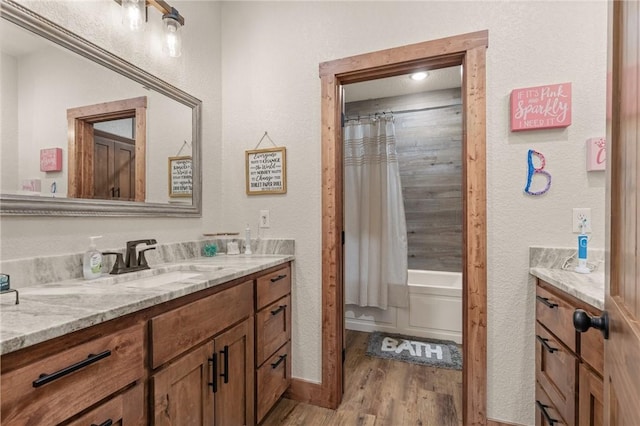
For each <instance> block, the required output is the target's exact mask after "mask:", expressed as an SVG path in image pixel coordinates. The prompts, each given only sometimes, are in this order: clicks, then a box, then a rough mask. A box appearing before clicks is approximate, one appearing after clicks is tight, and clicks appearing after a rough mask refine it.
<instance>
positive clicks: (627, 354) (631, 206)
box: [604, 1, 640, 426]
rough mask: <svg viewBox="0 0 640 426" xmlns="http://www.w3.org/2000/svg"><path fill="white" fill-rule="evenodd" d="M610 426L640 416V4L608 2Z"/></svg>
mask: <svg viewBox="0 0 640 426" xmlns="http://www.w3.org/2000/svg"><path fill="white" fill-rule="evenodd" d="M609 7H610V9H609V12H610V13H609V52H610V58H609V59H610V61H609V63H610V66H611V70H610V71H611V91H610V94H609V99H610V101H611V115H610V121H608V123H607V124H608V126H607V127H608V137H607V144H608V145H607V213H608V214H607V215H606V216H607V222H608V225H609V232H608V233H607V240H608V241H607V243H606V244H605V247H608V248H609V252H608V253H607V259H606V263H605V266H606V270H605V271H606V274H605V283H606V289H605V310H606V311H608V314H609V336H608V340H605V346H604V354H605V355H604V409H605V422H604V424H605V425H611V426H614V425H637V424H638V422H639V420H638V419H640V404H639V403H638V401H640V368H638V366H639V365H640V250H639V248H638V247H639V246H640V205H639V204H638V202H639V200H640V195H639V194H640V175H639V172H640V147H639V145H640V102H639V100H638V90H639V88H640V50H639V46H640V2H637V1H613V2H609Z"/></svg>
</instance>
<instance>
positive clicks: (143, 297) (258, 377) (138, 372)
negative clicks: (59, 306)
mask: <svg viewBox="0 0 640 426" xmlns="http://www.w3.org/2000/svg"><path fill="white" fill-rule="evenodd" d="M292 260H293V257H292V256H251V257H242V256H241V257H231V256H229V257H227V258H226V259H225V257H220V258H213V259H211V260H207V261H205V262H201V263H198V262H194V263H189V262H186V263H185V264H183V265H181V267H180V268H179V270H177V271H173V270H168V271H166V273H164V274H158V275H141V276H140V277H136V278H135V279H132V280H131V281H122V282H115V283H114V282H110V281H108V280H112V278H106V280H107V281H106V282H102V283H100V282H96V283H93V282H92V283H87V282H84V281H80V280H76V281H77V282H76V283H72V284H69V283H65V284H64V285H62V284H61V285H43V286H40V287H36V288H26V289H24V290H22V291H21V299H22V300H21V304H20V305H16V306H15V307H10V306H8V305H6V304H4V303H3V306H2V308H3V309H2V320H3V322H2V327H3V328H4V327H7V326H9V325H10V324H16V323H18V322H20V321H21V320H23V321H30V320H32V319H33V318H30V317H32V315H31V314H30V313H29V312H30V310H31V309H38V308H40V309H43V313H42V316H41V321H40V324H35V323H34V324H33V325H32V326H30V327H29V328H30V329H31V330H30V331H25V332H22V334H20V333H14V334H15V336H14V335H13V334H12V333H9V332H7V331H6V329H5V330H2V331H3V340H2V377H1V380H2V383H1V391H2V403H1V404H2V406H1V413H2V414H1V415H2V418H1V421H2V424H7V425H12V424H16V425H18V424H20V425H23V424H52V425H53V424H59V423H68V424H73V425H89V424H95V425H106V424H122V425H129V424H130V425H143V424H155V425H163V424H167V425H168V424H200V425H226V424H245V425H253V424H256V423H257V422H259V421H260V420H261V419H262V418H263V417H264V415H265V414H266V413H267V412H268V411H269V410H270V409H271V407H272V406H273V405H274V404H275V403H276V402H277V400H278V399H279V398H280V396H281V395H282V394H283V393H284V391H285V390H286V389H287V388H288V386H289V383H290V377H291V341H290V338H291V318H290V310H291V263H290V262H291V261H292ZM225 262H231V263H228V265H229V266H225ZM155 272H157V270H156V271H150V272H148V273H149V274H154V273H155ZM166 277H171V278H166ZM125 279H126V277H125V278H123V277H118V280H125ZM154 282H156V283H159V284H158V285H155V286H154V285H153V284H154ZM74 287H75V288H76V292H75V293H73V292H72V290H71V289H72V288H74ZM56 289H58V290H56ZM60 289H62V290H60ZM64 292H66V294H67V296H68V297H69V298H71V299H75V301H76V303H75V305H76V306H75V308H74V309H77V310H78V311H79V312H81V311H83V310H85V311H86V312H85V315H84V316H83V315H80V314H79V315H77V318H76V319H73V320H68V319H66V320H65V321H63V322H62V323H60V322H57V320H56V318H55V317H56V315H55V314H53V315H49V314H48V313H47V312H46V311H45V310H44V309H45V308H44V306H46V304H47V303H49V302H52V301H54V300H55V298H56V297H58V296H59V295H60V294H62V293H64ZM107 292H109V293H107ZM52 295H55V296H52ZM38 296H40V297H38ZM48 300H49V302H48ZM99 300H103V303H102V308H100V307H98V305H96V302H97V301H99ZM30 305H31V306H30ZM34 305H37V306H34ZM105 307H106V308H105ZM70 310H73V309H71V308H70ZM52 312H56V310H55V309H53V311H52Z"/></svg>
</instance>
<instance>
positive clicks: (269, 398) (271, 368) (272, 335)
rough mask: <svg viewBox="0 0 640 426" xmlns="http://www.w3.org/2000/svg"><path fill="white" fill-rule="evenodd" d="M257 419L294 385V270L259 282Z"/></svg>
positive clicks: (260, 279) (289, 269) (270, 275)
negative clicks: (292, 354) (292, 285)
mask: <svg viewBox="0 0 640 426" xmlns="http://www.w3.org/2000/svg"><path fill="white" fill-rule="evenodd" d="M255 361H256V419H257V421H258V422H260V421H262V419H263V418H264V416H265V415H266V414H267V413H268V412H269V410H270V409H271V408H272V407H273V405H274V404H275V403H276V402H277V401H278V399H280V397H281V396H282V394H283V393H284V391H285V390H287V388H288V387H289V385H290V383H291V268H290V267H289V266H287V267H285V268H281V269H278V270H276V271H274V272H272V273H270V274H266V275H264V276H262V277H259V278H258V279H257V280H256V357H255Z"/></svg>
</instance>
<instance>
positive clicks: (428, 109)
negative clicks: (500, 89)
mask: <svg viewBox="0 0 640 426" xmlns="http://www.w3.org/2000/svg"><path fill="white" fill-rule="evenodd" d="M456 105H461V104H450V105H440V106H435V107H424V108H414V109H403V110H399V111H383V112H376V113H373V114H365V115H360V114H358V115H349V116H346V117H345V118H344V120H345V121H349V120H360V119H361V118H378V117H384V116H385V114H389V115H395V114H408V113H412V112H422V111H430V110H434V109H443V108H449V107H452V106H456Z"/></svg>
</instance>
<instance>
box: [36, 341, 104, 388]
mask: <svg viewBox="0 0 640 426" xmlns="http://www.w3.org/2000/svg"><path fill="white" fill-rule="evenodd" d="M108 356H111V351H110V350H106V351H104V352H100V353H99V354H98V355H94V354H89V356H88V357H87V359H84V360H82V361H80V362H77V363H75V364H73V365H70V366H68V367H65V368H63V369H62V370H58V371H56V372H55V373H51V374H47V373H42V374H41V375H40V376H38V378H37V379H35V380H34V381H33V387H34V388H39V387H40V386H42V385H46V384H47V383H50V382H53V381H54V380H57V379H60V378H62V377H64V376H66V375H67V374H71V373H73V372H74V371H78V370H80V369H82V368H84V367H87V366H89V365H91V364H93V363H96V362H98V361H100V360H101V359H103V358H106V357H108Z"/></svg>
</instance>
